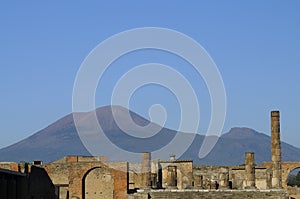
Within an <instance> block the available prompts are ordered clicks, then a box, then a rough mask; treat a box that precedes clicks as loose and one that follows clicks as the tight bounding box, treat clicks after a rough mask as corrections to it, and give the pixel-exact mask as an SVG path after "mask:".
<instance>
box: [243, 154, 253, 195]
mask: <svg viewBox="0 0 300 199" xmlns="http://www.w3.org/2000/svg"><path fill="white" fill-rule="evenodd" d="M245 173H246V179H245V188H250V189H251V188H255V166H254V153H253V152H246V153H245Z"/></svg>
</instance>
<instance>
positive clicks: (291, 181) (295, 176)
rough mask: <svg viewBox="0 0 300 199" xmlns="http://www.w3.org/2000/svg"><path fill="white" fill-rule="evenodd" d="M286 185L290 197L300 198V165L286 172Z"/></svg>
mask: <svg viewBox="0 0 300 199" xmlns="http://www.w3.org/2000/svg"><path fill="white" fill-rule="evenodd" d="M286 185H287V191H288V194H289V198H290V199H294V198H300V167H297V168H294V169H293V170H291V171H290V172H289V173H288V177H287V179H286Z"/></svg>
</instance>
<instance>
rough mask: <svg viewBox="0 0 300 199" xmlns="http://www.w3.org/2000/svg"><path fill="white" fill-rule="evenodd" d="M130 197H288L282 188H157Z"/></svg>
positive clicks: (246, 198)
mask: <svg viewBox="0 0 300 199" xmlns="http://www.w3.org/2000/svg"><path fill="white" fill-rule="evenodd" d="M129 198H130V199H148V198H151V199H158V198H159V199H162V198H168V199H179V198H180V199H190V198H202V199H211V198H215V199H241V198H243V199H258V198H259V199H288V196H287V193H286V191H284V190H265V191H253V190H244V191H240V190H214V191H213V190H209V191H208V190H157V191H151V192H148V193H147V192H144V193H137V194H135V195H133V196H131V197H129Z"/></svg>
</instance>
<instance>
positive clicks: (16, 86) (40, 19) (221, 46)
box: [0, 0, 300, 147]
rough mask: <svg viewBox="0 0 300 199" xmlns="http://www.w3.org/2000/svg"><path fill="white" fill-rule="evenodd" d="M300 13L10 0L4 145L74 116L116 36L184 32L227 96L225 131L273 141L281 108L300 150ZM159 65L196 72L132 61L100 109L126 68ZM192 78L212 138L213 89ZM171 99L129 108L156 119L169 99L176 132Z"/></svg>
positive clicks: (282, 6) (157, 91)
mask: <svg viewBox="0 0 300 199" xmlns="http://www.w3.org/2000/svg"><path fill="white" fill-rule="evenodd" d="M299 9H300V2H299V1H276V0H269V1H258V0H257V1H189V2H188V3H187V2H183V1H177V2H176V1H143V2H142V1H128V2H116V1H111V2H110V3H104V2H100V1H50V2H46V3H45V2H43V3H42V2H41V1H26V2H25V1H24V2H22V1H6V2H1V3H0V67H1V72H0V92H1V100H0V110H1V111H0V121H1V123H0V124H1V127H0V133H1V139H0V147H4V146H8V145H10V144H13V143H15V142H16V141H19V140H21V139H23V138H26V137H28V136H29V135H32V134H33V133H35V132H37V131H38V130H40V129H42V128H44V127H46V126H47V125H49V124H51V123H52V122H54V121H56V120H58V119H59V118H61V117H63V116H64V115H66V114H69V113H71V112H72V91H73V83H74V80H75V77H76V73H77V71H78V69H79V67H80V65H81V63H82V61H83V60H84V58H85V57H86V56H87V55H88V53H89V52H90V51H91V50H92V49H93V48H94V47H95V46H96V45H98V44H99V43H100V42H101V41H103V40H105V39H106V38H108V37H110V36H112V35H113V34H116V33H119V32H122V31H125V30H128V29H132V28H139V27H148V26H151V27H164V28H170V29H174V30H177V31H180V32H182V33H184V34H186V35H188V36H190V37H191V38H193V39H195V40H196V41H197V42H198V43H200V44H201V45H202V46H203V47H204V48H205V49H206V50H207V51H208V53H209V54H210V55H211V57H212V58H213V60H214V61H215V63H216V65H217V66H218V68H219V70H220V73H221V75H222V77H223V81H224V85H225V89H226V93H227V116H226V122H225V126H224V130H223V132H227V131H229V130H230V128H232V127H236V126H238V127H250V128H253V129H255V130H257V131H259V132H264V133H266V134H270V133H269V132H270V124H269V115H270V113H269V112H270V111H271V110H273V109H279V110H280V111H281V116H282V118H281V121H282V130H281V131H282V139H283V141H286V142H288V143H290V144H293V145H295V146H298V147H300V143H299V139H300V126H299V125H298V122H299V114H298V113H299V112H300V105H299V102H300V93H299V91H300V78H299V75H300V37H299V35H300V12H299ZM153 59H154V61H155V62H162V63H167V64H169V65H171V66H172V65H173V66H174V68H175V69H179V70H181V72H182V73H185V71H189V69H185V67H183V66H184V65H185V64H186V63H184V62H183V61H182V60H180V59H178V58H176V57H174V56H172V55H170V54H167V53H164V52H157V51H151V50H149V52H145V51H144V52H140V53H139V52H137V53H133V54H129V55H128V57H127V58H126V57H125V58H124V59H120V60H119V61H118V62H116V63H114V64H115V65H116V66H115V68H112V69H111V70H112V71H111V73H109V71H108V73H107V75H106V77H105V78H106V80H107V81H106V83H105V84H104V85H99V90H98V91H97V96H96V101H97V102H96V106H98V107H99V106H103V105H107V104H109V100H108V99H107V96H105V94H104V93H105V92H106V91H107V90H109V89H110V88H111V84H112V83H113V82H114V81H113V80H114V78H115V77H114V76H113V74H114V73H118V72H120V71H121V70H119V69H116V68H117V67H118V66H117V65H118V64H119V65H122V66H125V65H126V66H133V65H136V64H142V63H147V62H153ZM119 68H120V67H119ZM186 73H187V74H186V75H187V79H191V82H192V84H194V85H193V86H194V88H195V89H197V90H198V93H197V95H198V97H199V98H200V99H201V100H200V101H201V102H200V106H201V108H200V111H202V112H201V119H202V120H201V122H200V129H199V132H200V133H203V132H204V131H205V129H206V128H207V123H208V120H209V117H210V113H209V106H210V104H209V98H208V94H207V90H205V85H204V84H203V82H202V83H201V81H200V83H199V84H198V83H197V81H196V80H194V79H193V77H192V75H191V73H189V72H186ZM104 80H105V79H104ZM165 91H166V90H164V89H162V88H159V87H156V88H151V86H149V87H145V88H143V90H141V91H139V92H136V94H135V96H134V97H133V99H132V101H131V106H130V108H131V109H132V110H133V111H135V112H137V113H139V114H141V115H143V116H145V117H148V115H147V110H148V108H149V106H150V105H151V104H153V103H159V102H160V101H159V100H161V103H162V104H166V106H167V110H171V111H173V112H172V114H170V115H175V116H173V117H170V119H169V120H168V121H167V126H168V127H170V128H176V127H177V125H178V124H176V121H178V118H177V117H176V114H173V113H178V111H177V109H176V107H173V106H176V100H174V96H172V94H170V93H168V92H165ZM163 92H165V93H166V94H165V95H163V94H161V93H163ZM169 99H171V100H169ZM141 101H143V103H139V102H141ZM174 111H175V112H174ZM176 111H177V112H176Z"/></svg>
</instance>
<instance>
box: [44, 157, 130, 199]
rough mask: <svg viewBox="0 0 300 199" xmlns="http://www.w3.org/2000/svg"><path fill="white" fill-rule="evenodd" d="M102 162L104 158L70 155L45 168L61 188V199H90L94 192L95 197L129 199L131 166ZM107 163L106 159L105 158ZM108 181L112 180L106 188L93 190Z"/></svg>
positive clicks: (124, 163) (123, 163)
mask: <svg viewBox="0 0 300 199" xmlns="http://www.w3.org/2000/svg"><path fill="white" fill-rule="evenodd" d="M101 160H103V158H102V157H83V156H68V157H65V158H62V159H60V160H57V161H55V162H53V163H50V164H47V165H45V166H44V167H45V169H46V171H47V173H48V174H49V176H50V178H51V180H52V181H53V183H54V184H55V186H56V187H57V189H59V192H60V193H61V195H60V199H65V198H66V197H67V196H69V197H70V198H72V197H75V198H79V199H84V198H86V199H88V198H89V196H90V195H92V194H91V193H92V192H93V193H94V194H95V192H96V195H97V194H98V195H99V196H101V197H103V198H127V190H128V163H127V162H105V164H104V163H103V162H102V161H101ZM104 161H107V159H106V158H104ZM90 172H91V173H90ZM97 173H102V174H103V175H101V176H100V175H97ZM89 174H91V175H89ZM104 174H105V175H104ZM104 178H105V179H104ZM107 180H108V181H109V182H107V186H101V187H102V189H99V190H97V191H95V190H94V189H93V187H94V185H97V184H98V185H99V184H103V182H105V181H107ZM110 186H112V187H110ZM112 189H113V193H112V191H111V190H112ZM86 190H87V191H86ZM93 190H94V191H93ZM112 194H113V197H112ZM88 195H89V196H88Z"/></svg>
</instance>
